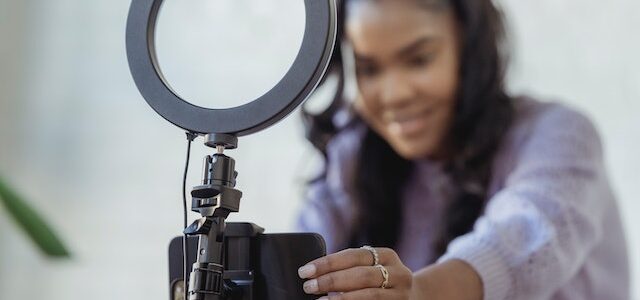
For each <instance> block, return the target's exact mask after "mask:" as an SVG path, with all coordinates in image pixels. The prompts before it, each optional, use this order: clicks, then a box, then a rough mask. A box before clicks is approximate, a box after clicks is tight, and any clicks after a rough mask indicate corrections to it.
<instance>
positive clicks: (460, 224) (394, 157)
mask: <svg viewBox="0 0 640 300" xmlns="http://www.w3.org/2000/svg"><path fill="white" fill-rule="evenodd" d="M350 1H374V0H343V1H338V2H339V22H340V24H339V37H340V38H341V39H342V40H344V26H343V25H344V21H345V20H344V19H345V15H346V11H345V10H346V7H347V5H346V2H350ZM414 1H415V2H417V3H418V4H428V5H433V4H439V5H446V7H447V9H452V11H453V12H454V15H455V17H456V19H457V22H458V24H459V26H460V29H461V32H462V36H463V40H462V45H461V47H462V49H461V50H462V51H461V54H460V55H461V57H460V61H461V64H460V68H461V69H460V72H459V74H460V78H459V80H460V85H459V90H458V91H457V99H456V101H457V102H456V108H455V115H454V118H453V121H452V122H453V124H452V126H451V127H450V132H449V133H448V135H447V137H446V139H445V141H444V142H445V143H446V145H444V146H446V149H448V154H447V155H448V156H447V157H446V158H445V159H444V166H445V167H444V170H445V172H446V173H447V175H448V176H449V177H450V179H451V181H452V182H453V187H452V188H453V191H452V193H450V194H449V195H448V196H449V197H451V199H450V200H449V201H447V203H448V205H447V208H446V210H445V215H444V218H443V222H444V223H445V224H444V226H441V228H443V229H442V231H441V232H440V233H439V235H438V238H437V241H436V242H435V244H434V245H433V249H434V251H435V253H436V254H438V256H439V255H442V254H444V252H445V251H446V247H447V245H448V244H449V242H451V241H452V240H453V239H455V238H456V237H458V236H460V235H463V234H465V233H467V232H469V231H470V230H471V229H472V227H473V224H474V223H475V221H476V220H477V219H478V217H479V216H480V215H481V213H482V211H483V209H484V206H485V202H486V200H487V197H488V195H487V190H488V185H489V181H490V178H491V174H492V170H491V167H492V162H493V158H494V156H495V154H496V152H497V151H498V147H499V144H500V142H501V140H502V139H503V137H504V136H505V134H506V131H507V130H508V128H509V126H510V124H511V122H512V119H513V115H514V108H513V103H512V99H511V98H510V97H509V96H508V95H507V93H506V92H505V89H504V84H503V83H504V73H505V64H506V63H505V54H506V53H504V51H503V40H504V26H503V21H502V15H501V13H500V12H499V10H498V9H497V8H496V7H495V6H494V4H493V3H492V2H491V0H414ZM342 59H343V57H342V47H341V44H339V45H337V47H336V48H335V50H334V54H333V58H332V61H331V64H330V67H329V70H328V72H327V74H328V75H327V76H329V75H331V74H333V75H335V76H337V77H338V78H339V82H340V84H339V85H338V89H337V91H336V94H335V95H336V96H335V98H334V100H333V102H332V103H331V105H330V106H329V108H327V109H326V110H325V111H324V112H322V113H320V114H311V113H309V112H307V111H305V110H303V116H304V121H305V127H306V129H307V138H308V139H309V140H310V142H311V143H312V144H313V145H314V146H315V147H316V148H318V149H319V150H320V151H321V152H322V153H323V154H324V155H325V158H326V147H327V143H328V142H329V141H330V140H331V139H332V138H333V137H334V136H335V135H336V134H337V133H338V132H339V131H340V130H344V128H345V127H344V126H336V124H335V123H334V116H335V115H336V113H338V112H340V111H341V110H344V109H349V104H347V101H345V99H344V97H343V88H344V78H345V74H344V70H343V61H342ZM353 122H362V120H360V119H359V118H357V117H355V118H354V120H353ZM347 127H348V126H347ZM359 151H360V153H359V155H358V156H357V163H356V169H355V173H354V178H353V182H351V183H350V184H352V187H353V190H354V195H353V201H355V203H356V205H357V207H358V211H359V214H358V215H359V217H358V218H357V220H356V222H355V224H356V225H355V227H354V228H353V229H352V232H351V237H352V238H351V240H350V241H349V245H346V246H350V247H357V246H360V245H362V244H365V243H366V244H370V245H374V246H377V247H390V248H394V247H395V246H396V244H397V242H398V236H399V232H400V225H401V224H402V222H401V221H402V217H403V216H402V202H403V201H401V200H400V198H401V196H402V194H401V192H402V190H403V188H404V186H405V185H406V183H407V182H408V179H409V176H411V171H412V169H413V163H412V162H411V161H409V160H406V159H404V158H402V157H400V156H399V155H398V154H397V153H396V152H395V151H394V150H393V149H392V148H391V146H390V145H389V144H388V143H387V142H386V141H385V140H384V139H383V138H381V137H380V136H379V135H378V134H376V133H375V132H374V131H373V130H371V129H369V128H368V129H367V130H366V134H365V136H364V139H363V141H362V144H361V148H360V150H359ZM318 180H322V178H319V179H318Z"/></svg>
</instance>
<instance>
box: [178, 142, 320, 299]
mask: <svg viewBox="0 0 640 300" xmlns="http://www.w3.org/2000/svg"><path fill="white" fill-rule="evenodd" d="M205 139H206V142H205V144H206V145H207V146H209V147H212V148H215V149H216V150H217V151H216V153H215V154H213V155H207V156H206V157H205V158H204V163H203V166H204V168H203V174H202V185H199V186H196V187H194V188H193V190H192V191H191V196H192V210H193V211H195V212H198V213H200V215H201V218H200V219H198V220H196V221H195V222H194V223H193V224H191V225H190V226H189V227H187V228H186V229H185V234H186V235H188V236H189V238H188V239H189V240H190V241H193V242H192V243H190V247H189V248H188V249H187V250H186V251H187V253H194V254H196V255H192V256H191V257H192V258H194V259H193V260H192V261H190V262H189V263H193V267H192V271H191V275H190V280H189V285H188V299H189V300H223V299H224V300H227V299H228V300H252V299H260V300H268V299H271V300H285V299H286V300H289V299H310V300H311V299H316V298H317V296H314V295H307V294H305V293H304V291H303V290H302V283H303V281H302V279H300V278H298V276H297V268H298V267H300V266H301V265H303V264H305V263H306V262H308V261H311V260H313V259H316V258H318V257H320V256H323V255H325V253H326V250H325V245H324V240H323V239H322V237H321V236H319V235H318V234H313V233H281V234H264V233H263V232H264V229H263V228H261V227H259V226H257V225H255V224H252V223H226V222H225V221H226V218H227V217H228V216H229V214H230V213H232V212H238V211H239V208H240V198H241V197H242V192H241V191H239V190H237V189H235V185H236V178H237V176H238V173H237V172H236V171H235V160H234V159H233V158H231V157H229V156H226V155H224V151H225V150H226V149H235V148H237V138H236V137H235V136H232V135H226V134H210V135H207V136H205ZM195 240H197V243H195ZM196 245H197V248H196V247H195V246H196ZM183 255H184V253H183V251H182V245H181V241H180V238H175V239H174V240H173V241H172V242H171V244H170V246H169V274H170V275H169V276H170V278H169V282H170V286H171V287H172V290H173V287H174V286H175V283H176V282H178V281H177V280H178V279H179V278H182V276H183V274H182V268H181V264H180V263H179V262H180V261H182V260H181V258H182V256H183ZM172 297H173V298H172V299H174V300H177V299H178V298H176V295H175V294H173V295H172Z"/></svg>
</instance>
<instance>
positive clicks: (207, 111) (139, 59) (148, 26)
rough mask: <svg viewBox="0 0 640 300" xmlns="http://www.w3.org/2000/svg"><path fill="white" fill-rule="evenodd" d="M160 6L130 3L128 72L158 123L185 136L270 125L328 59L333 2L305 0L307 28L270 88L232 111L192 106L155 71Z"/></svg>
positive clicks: (148, 1)
mask: <svg viewBox="0 0 640 300" xmlns="http://www.w3.org/2000/svg"><path fill="white" fill-rule="evenodd" d="M162 2H163V1H162V0H133V1H132V2H131V7H130V10H129V17H128V20H127V57H128V60H129V68H130V70H131V74H132V75H133V79H134V81H135V83H136V85H137V87H138V90H139V91H140V93H141V94H142V96H143V97H144V98H145V100H146V101H147V103H149V105H151V107H152V108H153V109H154V110H155V111H156V112H157V113H158V114H160V115H161V116H162V117H163V118H165V119H166V120H168V121H169V122H171V123H173V124H175V125H176V126H178V127H181V128H183V129H185V130H188V131H192V132H196V133H201V134H209V133H226V134H232V135H236V136H242V135H248V134H251V133H254V132H256V131H259V130H262V129H264V128H267V127H269V126H271V125H273V124H275V123H276V122H278V121H280V120H281V119H282V118H284V117H285V116H287V115H288V114H289V113H290V112H291V111H293V110H294V109H295V108H296V107H297V106H298V105H299V104H300V103H302V102H303V101H304V100H305V99H306V98H307V97H308V96H309V95H310V94H311V92H312V91H313V89H315V87H316V85H317V84H318V82H319V81H320V79H321V78H322V76H323V75H324V72H325V71H326V68H327V65H328V63H329V59H330V58H331V53H332V51H333V47H334V44H335V39H336V28H337V14H336V4H335V0H304V3H305V11H306V27H305V32H304V38H303V40H302V46H301V48H300V52H298V56H297V57H296V59H295V61H294V62H293V65H292V66H291V67H290V68H289V70H288V71H287V73H286V74H285V76H284V78H282V80H281V81H280V82H278V84H277V85H276V86H275V87H273V88H272V89H271V90H270V91H268V92H267V93H266V94H264V95H263V96H261V97H259V98H258V99H256V100H254V101H252V102H250V103H247V104H245V105H242V106H238V107H234V108H228V109H211V108H203V107H200V106H196V105H193V104H191V103H189V102H187V101H185V100H183V99H182V98H180V97H179V96H178V95H177V94H176V93H175V92H173V91H172V90H171V88H170V87H169V84H168V83H167V82H166V80H165V79H164V77H163V76H162V73H161V72H160V68H159V66H158V60H157V58H156V51H155V27H156V21H157V19H158V12H159V11H160V7H161V5H162ZM221 47H224V45H221Z"/></svg>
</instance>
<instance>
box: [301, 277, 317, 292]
mask: <svg viewBox="0 0 640 300" xmlns="http://www.w3.org/2000/svg"><path fill="white" fill-rule="evenodd" d="M302 288H303V289H304V292H305V293H307V294H313V293H315V292H317V291H318V280H316V279H311V280H308V281H307V282H305V283H304V285H303V286H302Z"/></svg>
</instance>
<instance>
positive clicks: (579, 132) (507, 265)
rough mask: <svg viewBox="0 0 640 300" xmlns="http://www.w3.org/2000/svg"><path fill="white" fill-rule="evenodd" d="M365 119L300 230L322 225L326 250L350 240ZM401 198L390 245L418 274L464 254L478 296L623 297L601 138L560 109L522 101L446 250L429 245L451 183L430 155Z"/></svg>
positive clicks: (625, 283) (617, 229) (621, 253)
mask: <svg viewBox="0 0 640 300" xmlns="http://www.w3.org/2000/svg"><path fill="white" fill-rule="evenodd" d="M364 130H365V128H364V125H362V126H360V127H358V126H355V127H354V128H351V129H347V130H344V131H342V132H341V133H340V134H338V135H337V136H336V137H335V138H334V139H333V140H332V141H331V142H330V144H329V146H328V163H327V165H326V171H327V176H326V179H325V180H322V181H319V182H317V183H315V184H313V185H312V186H311V187H310V188H309V190H308V192H307V200H308V201H307V202H306V204H305V207H304V208H303V210H302V211H301V214H300V217H299V220H298V227H299V229H300V230H301V231H309V232H318V233H320V234H321V235H322V236H323V237H324V238H325V240H326V242H327V249H328V251H329V252H330V253H332V252H335V251H338V250H340V249H342V248H345V247H346V243H347V239H348V236H349V233H350V229H351V228H352V222H353V220H354V214H355V213H356V212H355V209H354V206H353V203H352V201H351V198H350V196H349V195H351V194H352V191H351V190H350V189H351V188H350V187H349V186H347V185H345V183H347V182H351V180H350V178H351V176H353V172H354V162H355V155H357V153H358V146H359V145H360V140H361V139H362V137H363V133H364ZM415 164H416V168H415V171H414V173H413V175H412V176H411V178H410V182H409V183H408V184H407V186H406V188H405V190H404V193H403V199H401V201H404V205H403V213H404V215H403V222H402V225H401V236H400V237H399V242H398V246H397V247H396V250H397V252H398V254H399V255H400V258H401V259H402V261H403V262H404V264H405V265H407V266H408V267H409V268H411V269H412V270H414V271H416V270H418V269H421V268H423V267H425V266H427V265H428V264H429V263H433V262H434V261H445V260H449V259H461V260H464V261H466V262H467V263H469V264H470V265H471V266H472V267H473V268H474V269H475V270H476V271H477V272H478V274H479V275H480V277H481V279H482V282H483V285H484V293H485V294H484V299H487V300H489V299H491V300H501V299H603V300H604V299H607V300H618V299H621V300H622V299H629V269H628V262H627V252H626V243H625V238H624V232H623V229H622V225H621V220H620V216H619V213H618V207H617V204H616V200H615V197H614V195H613V193H612V191H611V188H610V185H609V182H608V179H607V174H606V169H605V166H604V164H603V153H602V145H601V143H600V138H599V136H598V133H597V132H596V130H595V128H594V126H593V125H592V123H591V122H590V121H589V120H588V119H587V118H586V117H584V116H583V115H582V114H580V113H578V112H576V111H574V110H571V109H569V108H567V107H565V106H562V105H559V104H552V103H542V102H538V101H535V100H531V99H527V98H521V99H518V100H516V118H515V122H514V123H513V125H512V127H511V128H510V129H509V133H508V135H507V137H506V139H505V140H504V142H503V144H502V145H501V147H500V151H499V153H498V155H497V157H496V159H495V162H494V173H493V176H492V178H491V182H490V190H489V191H490V193H489V195H490V197H489V200H488V202H487V206H486V209H485V211H484V212H483V214H482V215H481V217H480V218H479V219H478V220H477V222H476V223H475V225H474V229H473V230H472V231H471V232H470V233H468V234H465V235H463V236H460V237H458V238H457V239H455V240H454V241H452V242H451V243H450V244H449V246H448V249H447V252H446V253H445V255H444V256H442V257H434V253H433V252H432V249H431V244H432V243H433V242H434V238H435V234H436V233H437V232H439V229H438V226H440V224H441V223H442V220H441V218H442V214H443V210H444V206H445V201H447V200H446V197H443V195H444V194H446V191H447V188H448V187H450V186H451V184H452V182H450V180H449V179H448V178H447V176H446V175H444V174H443V172H442V170H441V166H440V165H439V164H438V163H437V162H433V161H416V162H415Z"/></svg>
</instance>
